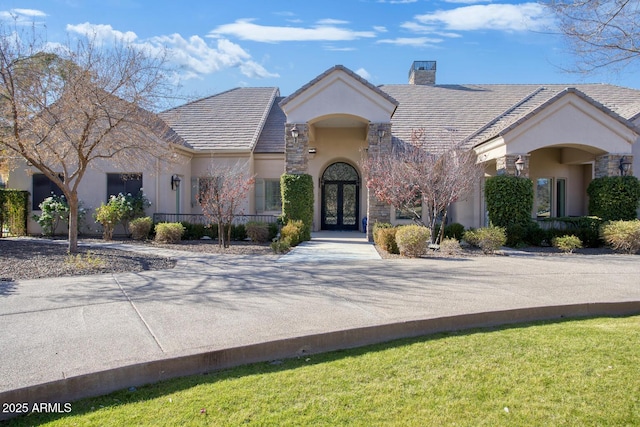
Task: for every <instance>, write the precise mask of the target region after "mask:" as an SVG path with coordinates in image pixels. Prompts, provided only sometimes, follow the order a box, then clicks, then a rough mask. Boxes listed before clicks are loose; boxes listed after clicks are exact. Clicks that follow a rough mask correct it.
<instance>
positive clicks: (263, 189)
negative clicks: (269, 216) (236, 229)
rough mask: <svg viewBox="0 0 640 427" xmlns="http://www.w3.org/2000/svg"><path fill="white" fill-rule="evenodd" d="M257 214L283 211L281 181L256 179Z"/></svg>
mask: <svg viewBox="0 0 640 427" xmlns="http://www.w3.org/2000/svg"><path fill="white" fill-rule="evenodd" d="M255 196H256V212H276V211H277V212H279V211H281V210H282V196H281V194H280V179H262V178H258V179H256V191H255Z"/></svg>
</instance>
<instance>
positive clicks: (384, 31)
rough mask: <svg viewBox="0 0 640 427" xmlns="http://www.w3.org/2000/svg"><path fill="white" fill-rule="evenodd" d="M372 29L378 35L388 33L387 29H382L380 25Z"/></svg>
mask: <svg viewBox="0 0 640 427" xmlns="http://www.w3.org/2000/svg"><path fill="white" fill-rule="evenodd" d="M373 29H374V30H376V31H377V32H379V33H386V32H387V31H388V30H387V27H383V26H382V25H375V26H374V27H373Z"/></svg>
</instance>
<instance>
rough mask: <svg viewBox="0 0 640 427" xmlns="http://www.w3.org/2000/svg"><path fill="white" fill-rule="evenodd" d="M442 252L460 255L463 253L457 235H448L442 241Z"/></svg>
mask: <svg viewBox="0 0 640 427" xmlns="http://www.w3.org/2000/svg"><path fill="white" fill-rule="evenodd" d="M438 250H439V251H440V253H443V254H445V255H458V254H461V253H462V248H461V247H460V242H459V241H458V239H456V238H455V237H448V238H446V239H443V240H442V242H440V248H439V249H438Z"/></svg>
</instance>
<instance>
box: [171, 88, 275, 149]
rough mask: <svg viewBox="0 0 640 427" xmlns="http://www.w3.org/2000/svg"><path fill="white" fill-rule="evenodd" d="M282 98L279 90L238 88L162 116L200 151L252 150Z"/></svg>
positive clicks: (183, 106) (194, 102) (192, 146)
mask: <svg viewBox="0 0 640 427" xmlns="http://www.w3.org/2000/svg"><path fill="white" fill-rule="evenodd" d="M278 95H279V90H278V88H276V87H266V88H236V89H231V90H229V91H226V92H222V93H219V94H217V95H213V96H209V97H207V98H202V99H199V100H197V101H193V102H190V103H188V104H184V105H181V106H179V107H175V108H172V109H170V110H167V111H164V112H162V113H160V114H159V115H160V118H162V119H163V120H164V121H165V122H166V123H167V124H168V125H169V126H170V127H171V128H172V129H173V131H175V133H176V134H178V135H179V136H180V137H181V138H182V139H183V140H184V141H186V143H187V144H188V145H189V146H190V147H191V148H193V149H196V150H211V149H215V150H231V151H235V150H240V151H242V150H252V149H253V148H254V147H255V146H256V144H257V142H258V138H259V136H260V133H261V132H262V128H263V126H264V124H265V122H266V120H267V115H268V114H269V111H270V109H271V106H272V105H273V102H274V101H275V99H276V98H277V97H278Z"/></svg>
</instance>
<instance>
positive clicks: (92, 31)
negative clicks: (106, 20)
mask: <svg viewBox="0 0 640 427" xmlns="http://www.w3.org/2000/svg"><path fill="white" fill-rule="evenodd" d="M67 31H70V32H72V33H77V34H82V35H84V36H86V37H88V38H90V39H92V40H94V41H95V42H96V43H98V44H105V43H113V42H120V43H122V42H124V43H133V42H134V41H136V39H137V38H138V36H137V35H136V33H134V32H133V31H127V32H125V33H123V32H122V31H118V30H114V29H113V27H112V26H111V25H104V24H90V23H89V22H85V23H84V24H77V25H71V24H68V25H67Z"/></svg>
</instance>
